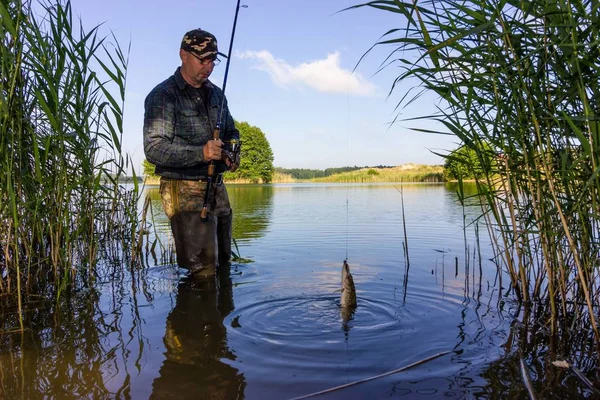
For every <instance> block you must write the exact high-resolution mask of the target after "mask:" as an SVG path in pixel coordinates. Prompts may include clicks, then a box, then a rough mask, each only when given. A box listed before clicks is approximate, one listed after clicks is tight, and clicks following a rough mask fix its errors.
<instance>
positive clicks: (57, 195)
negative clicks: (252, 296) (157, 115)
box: [0, 0, 138, 329]
mask: <svg viewBox="0 0 600 400" xmlns="http://www.w3.org/2000/svg"><path fill="white" fill-rule="evenodd" d="M0 14H1V15H2V19H1V21H2V22H1V24H0V32H1V35H0V43H1V44H0V66H1V68H2V74H0V121H1V125H0V170H1V171H2V174H0V221H1V223H2V229H0V271H1V273H0V294H5V295H8V297H9V298H15V299H16V300H17V302H18V307H19V310H21V308H22V296H23V295H26V294H27V293H31V292H35V293H39V294H44V295H46V296H48V297H49V298H56V297H58V296H60V294H61V292H63V291H64V290H66V289H67V288H70V287H73V286H75V285H78V284H81V283H83V282H88V281H89V280H90V279H93V278H94V277H95V276H96V274H97V271H96V269H95V266H96V264H97V260H98V258H99V255H100V254H102V256H103V257H109V260H111V261H118V260H119V261H120V260H125V259H126V260H127V261H128V262H132V263H133V262H134V261H135V257H136V250H135V244H136V243H137V242H138V237H137V228H138V215H137V201H138V194H137V193H138V192H137V189H138V188H137V179H135V178H136V177H135V171H134V186H133V190H127V189H125V188H124V187H123V186H121V185H120V184H119V180H120V178H121V177H122V176H124V175H125V171H126V169H127V167H128V164H129V162H130V161H129V159H128V158H127V156H126V155H125V154H123V152H122V149H121V136H122V132H123V100H124V96H125V77H126V71H127V54H126V53H125V52H124V51H123V49H122V48H121V47H120V46H119V44H118V43H117V42H116V39H115V38H114V36H113V37H111V38H107V37H101V36H100V34H99V31H98V27H95V28H93V29H91V30H89V31H88V30H85V29H84V27H83V24H81V23H80V24H78V23H77V21H74V19H73V16H72V11H71V5H70V2H69V1H68V0H67V1H63V0H58V1H47V2H46V1H42V2H41V3H39V4H32V3H30V2H21V1H8V2H2V3H1V4H0ZM109 39H111V41H110V42H109ZM107 252H108V253H110V254H108V253H107ZM119 264H120V263H119ZM20 328H21V329H23V318H22V316H21V318H20Z"/></svg>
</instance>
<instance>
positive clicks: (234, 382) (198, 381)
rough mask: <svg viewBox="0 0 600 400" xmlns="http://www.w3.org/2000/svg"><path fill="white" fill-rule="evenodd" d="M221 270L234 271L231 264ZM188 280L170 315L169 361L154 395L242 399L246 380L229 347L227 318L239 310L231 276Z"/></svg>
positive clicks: (155, 396)
mask: <svg viewBox="0 0 600 400" xmlns="http://www.w3.org/2000/svg"><path fill="white" fill-rule="evenodd" d="M221 270H226V271H229V265H227V266H226V268H222V269H221ZM220 275H221V276H219V277H218V279H217V281H216V282H215V280H214V279H205V280H202V281H200V280H194V278H192V277H188V278H185V279H183V280H181V282H180V283H179V287H178V289H177V300H176V304H175V308H173V310H172V311H171V313H170V314H169V316H168V317H167V329H166V333H165V337H164V342H165V347H166V359H165V361H164V362H163V365H162V366H161V368H160V371H159V372H160V376H159V377H158V378H156V379H155V380H154V382H153V384H152V387H153V392H152V396H151V398H153V399H163V398H194V399H242V398H243V397H244V387H245V381H244V376H243V375H241V374H240V373H239V372H238V370H237V369H235V368H233V367H232V366H231V365H229V364H227V363H225V362H223V361H221V360H222V359H228V360H234V359H235V356H234V354H233V353H232V352H231V351H230V350H229V349H228V347H227V330H226V328H225V325H224V324H223V319H224V318H225V317H226V316H227V315H228V314H229V313H230V312H231V311H233V309H234V305H233V294H232V284H231V279H230V278H229V276H228V273H227V275H226V276H224V275H225V274H224V273H221V274H220Z"/></svg>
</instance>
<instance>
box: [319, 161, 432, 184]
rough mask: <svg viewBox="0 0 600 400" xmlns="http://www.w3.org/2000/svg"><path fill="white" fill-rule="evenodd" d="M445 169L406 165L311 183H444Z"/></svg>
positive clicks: (375, 169) (342, 175)
mask: <svg viewBox="0 0 600 400" xmlns="http://www.w3.org/2000/svg"><path fill="white" fill-rule="evenodd" d="M443 181H444V180H443V167H442V166H437V165H417V164H404V165H401V166H398V167H393V168H363V169H359V170H357V171H351V172H343V173H340V174H334V175H331V176H328V177H325V178H315V179H311V182H339V183H346V182H349V183H365V182H443Z"/></svg>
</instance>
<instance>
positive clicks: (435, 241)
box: [0, 184, 524, 399]
mask: <svg viewBox="0 0 600 400" xmlns="http://www.w3.org/2000/svg"><path fill="white" fill-rule="evenodd" d="M229 193H230V197H231V202H232V207H233V208H234V213H235V217H234V237H235V238H236V243H237V245H238V252H239V255H240V256H241V257H243V258H245V259H248V260H251V262H248V263H234V264H233V265H232V267H231V276H230V280H227V279H225V280H222V281H219V282H218V285H217V286H216V287H214V288H211V287H207V285H206V284H203V283H198V282H195V281H193V280H190V279H189V278H188V277H187V276H186V273H185V271H184V270H181V269H179V268H177V266H176V265H175V264H174V263H173V261H172V260H169V259H168V258H167V259H161V258H160V257H158V258H157V259H153V257H151V256H149V257H147V258H146V259H145V260H146V262H147V267H146V268H145V269H143V270H134V271H130V270H128V269H123V270H122V271H121V272H120V273H119V274H117V275H115V276H113V277H112V278H111V279H107V278H105V279H101V280H100V282H99V283H98V285H97V287H96V288H90V289H89V290H86V291H82V292H79V293H74V294H71V295H70V296H66V297H67V299H65V300H64V301H62V302H60V303H58V304H55V303H48V304H41V305H40V304H37V305H36V306H29V307H28V311H27V313H26V318H27V321H28V324H29V325H30V326H32V327H33V328H32V329H31V330H28V331H27V332H26V333H25V334H24V335H3V336H0V340H1V342H0V346H1V347H0V365H1V366H0V396H1V397H7V398H14V397H16V396H18V397H23V398H44V397H55V398H81V397H87V398H210V399H213V398H214V399H221V398H223V399H235V398H246V399H290V398H294V397H298V396H302V395H306V394H310V393H314V392H317V391H320V390H324V389H328V388H332V387H336V386H339V385H343V384H347V383H350V382H354V381H358V380H362V379H366V378H369V377H372V376H376V375H379V374H383V373H386V372H388V371H393V370H396V369H398V368H401V367H403V366H407V365H409V364H411V363H415V362H417V361H419V360H422V359H425V358H427V357H430V356H433V355H436V354H438V353H443V352H449V353H448V354H446V355H444V356H442V357H439V358H437V359H435V360H432V361H430V362H428V363H425V364H422V365H419V366H417V367H414V368H411V369H409V370H406V371H404V372H401V373H398V374H394V375H390V376H387V377H383V378H380V379H376V380H373V381H370V382H367V383H363V384H359V385H355V386H352V387H349V388H346V389H343V390H339V391H335V392H332V393H329V394H327V395H324V396H320V397H319V398H327V399H338V398H339V399H349V398H389V397H403V398H439V397H449V398H477V397H487V396H489V394H490V393H494V392H495V391H497V390H499V386H498V385H500V386H502V385H504V386H506V382H503V383H501V384H500V383H498V382H495V380H494V378H493V377H490V376H489V372H488V371H489V370H490V368H491V367H492V366H493V365H494V363H496V362H498V360H501V359H502V358H503V357H505V356H506V350H505V349H504V348H503V347H502V345H503V344H505V343H506V341H507V336H508V332H509V323H510V321H511V319H512V317H511V315H512V311H511V303H510V301H509V302H507V301H506V300H507V299H503V298H502V297H501V295H500V293H499V276H498V275H497V270H496V266H495V264H494V263H493V262H492V261H490V260H491V259H492V258H493V253H492V251H491V248H490V245H489V240H488V239H487V234H486V232H485V230H484V227H483V226H481V233H480V240H479V241H477V240H476V238H475V235H474V225H469V226H467V230H466V232H467V234H466V236H465V235H464V234H463V232H464V230H463V227H464V225H465V223H466V224H469V223H471V222H472V221H473V220H474V219H475V217H476V216H478V215H479V213H480V210H479V209H478V208H477V207H467V208H466V209H464V208H463V207H462V206H461V205H460V203H459V202H458V201H457V198H456V195H455V188H453V187H452V186H450V185H444V184H404V185H403V186H402V187H401V186H399V185H392V184H377V185H369V184H278V185H256V186H252V185H237V186H236V185H231V186H229ZM146 195H147V196H150V197H151V199H152V204H153V206H154V227H155V228H156V231H157V232H158V234H159V236H160V238H161V241H162V243H163V244H165V245H166V246H168V245H169V243H170V238H169V226H168V221H167V220H166V219H165V217H164V215H163V214H162V210H161V208H160V198H159V196H158V193H157V191H156V188H148V189H146ZM463 216H464V218H463ZM465 221H466V222H465ZM404 224H405V225H406V237H405V234H404ZM478 243H479V244H478ZM405 249H408V257H406V252H405ZM346 258H347V259H348V263H349V264H350V267H351V271H352V274H353V276H354V281H355V284H356V287H357V293H358V307H357V309H356V310H355V312H354V314H353V315H352V318H351V319H350V320H349V321H344V320H343V318H342V316H341V314H340V307H339V296H340V294H339V288H340V279H341V266H342V261H343V260H344V259H346ZM209 286H210V285H209ZM4 318H14V313H13V314H10V313H5V314H4ZM494 382H495V383H494ZM495 385H496V386H495ZM504 386H502V390H504ZM517 393H524V392H519V391H517Z"/></svg>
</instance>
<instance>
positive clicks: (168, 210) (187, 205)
mask: <svg viewBox="0 0 600 400" xmlns="http://www.w3.org/2000/svg"><path fill="white" fill-rule="evenodd" d="M206 186H207V184H206V182H202V181H196V180H179V179H167V178H161V180H160V194H161V199H162V204H163V208H164V210H165V214H166V215H167V217H169V220H170V222H171V231H172V232H173V238H174V241H175V249H176V253H177V263H178V264H179V265H180V266H181V267H183V268H187V269H189V270H190V271H191V272H192V273H193V274H194V275H196V276H198V277H203V276H206V277H209V276H213V275H215V272H216V269H217V266H218V265H221V266H222V268H223V269H227V268H229V260H230V259H231V231H232V222H233V212H232V210H231V205H230V203H229V196H228V194H227V189H226V188H225V185H224V184H222V183H221V182H219V183H217V184H215V185H213V186H212V188H211V190H213V191H214V194H213V195H212V196H211V198H212V199H213V201H212V204H210V207H209V211H208V213H207V215H206V217H205V218H203V217H202V215H201V211H202V209H203V207H204V202H203V199H204V193H205V191H206Z"/></svg>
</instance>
